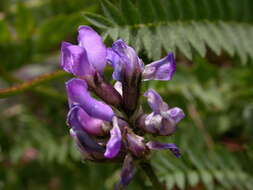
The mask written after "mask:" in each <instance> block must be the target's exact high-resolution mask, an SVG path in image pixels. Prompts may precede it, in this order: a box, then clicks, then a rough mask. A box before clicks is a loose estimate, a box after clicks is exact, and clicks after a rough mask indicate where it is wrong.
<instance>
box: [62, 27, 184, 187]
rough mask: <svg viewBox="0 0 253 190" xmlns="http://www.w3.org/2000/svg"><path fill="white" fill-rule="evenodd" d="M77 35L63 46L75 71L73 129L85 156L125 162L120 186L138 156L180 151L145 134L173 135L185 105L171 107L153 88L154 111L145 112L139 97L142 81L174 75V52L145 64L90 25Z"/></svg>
mask: <svg viewBox="0 0 253 190" xmlns="http://www.w3.org/2000/svg"><path fill="white" fill-rule="evenodd" d="M77 40H78V45H72V44H70V43H67V42H63V43H62V47H61V67H62V68H63V69H64V70H65V71H67V72H69V73H72V74H73V75H75V78H73V79H71V80H70V81H68V82H67V83H66V89H67V94H68V102H69V108H70V110H69V113H68V116H67V124H68V126H69V127H70V134H71V136H72V137H73V138H74V139H75V141H76V144H77V146H78V148H79V150H80V152H81V153H82V155H83V156H84V158H85V159H87V160H91V161H96V162H99V161H122V162H123V168H122V171H121V181H120V182H119V184H118V185H117V187H116V189H122V188H124V187H125V186H126V185H127V184H128V183H129V182H130V180H131V179H132V177H133V176H134V173H135V170H136V165H135V160H140V159H146V158H147V155H149V154H150V152H151V150H162V149H167V150H170V151H171V152H172V153H173V154H174V155H175V156H177V157H179V156H180V152H179V149H178V148H177V147H176V146H175V145H174V144H164V143H160V142H156V141H148V142H147V141H146V140H145V139H144V137H143V134H145V133H149V134H153V135H156V136H157V135H159V136H169V135H172V134H173V133H174V132H175V130H176V126H177V123H178V122H179V121H180V120H181V119H182V118H183V117H184V113H183V111H182V110H181V109H180V108H178V107H175V108H169V106H168V105H167V104H166V103H165V102H164V101H163V100H162V98H161V96H160V95H159V94H158V93H157V92H156V91H155V90H153V89H149V90H148V91H146V92H145V93H144V96H145V97H146V98H147V102H148V104H149V106H150V108H151V109H152V113H149V114H146V113H144V112H143V111H142V109H141V105H140V103H139V99H140V96H141V92H140V88H141V82H142V81H147V80H163V81H167V80H170V79H171V78H172V75H173V74H174V72H175V70H176V63H175V60H174V55H173V54H172V53H169V54H168V55H167V56H166V57H165V58H163V59H161V60H158V61H155V62H153V63H150V64H148V65H146V66H145V65H144V63H143V61H142V60H141V59H140V58H139V57H138V56H137V54H136V52H135V50H134V49H133V48H131V47H130V46H128V45H127V44H126V43H125V42H124V41H123V40H121V39H120V40H117V41H116V42H114V43H113V45H112V47H110V48H107V47H106V46H105V45H104V43H103V41H102V38H101V36H99V35H98V34H97V33H96V32H95V31H94V30H93V29H92V28H90V27H89V26H80V27H79V29H78V38H77ZM106 65H109V66H111V67H113V69H114V71H113V74H112V78H113V79H114V80H115V81H116V82H115V84H114V85H111V84H110V83H108V82H107V81H106V80H105V79H104V77H103V71H104V68H105V66H106ZM91 92H93V93H94V94H95V95H96V96H97V97H98V98H99V99H100V100H97V99H95V98H93V97H92V95H91Z"/></svg>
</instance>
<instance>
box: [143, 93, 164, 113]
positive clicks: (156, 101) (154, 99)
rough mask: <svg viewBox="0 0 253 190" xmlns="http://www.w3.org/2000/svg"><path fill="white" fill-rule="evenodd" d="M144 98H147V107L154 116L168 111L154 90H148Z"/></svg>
mask: <svg viewBox="0 0 253 190" xmlns="http://www.w3.org/2000/svg"><path fill="white" fill-rule="evenodd" d="M144 96H146V97H147V99H148V104H149V106H150V107H151V109H152V110H153V111H154V112H155V113H156V114H158V113H160V112H162V111H166V110H168V105H167V104H166V103H165V102H163V100H162V98H161V96H160V95H159V94H158V93H157V92H156V91H155V90H153V89H148V90H147V91H146V92H145V93H144Z"/></svg>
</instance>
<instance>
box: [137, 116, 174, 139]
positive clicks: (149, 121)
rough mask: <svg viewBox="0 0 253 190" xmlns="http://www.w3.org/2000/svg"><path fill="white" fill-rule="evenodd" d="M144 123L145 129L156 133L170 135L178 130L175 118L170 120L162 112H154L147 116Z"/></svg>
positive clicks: (143, 127)
mask: <svg viewBox="0 0 253 190" xmlns="http://www.w3.org/2000/svg"><path fill="white" fill-rule="evenodd" d="M144 124H145V125H144V126H142V129H143V130H144V131H146V132H149V133H152V134H156V135H161V136H169V135H172V134H173V133H174V132H175V131H176V123H175V121H174V120H172V119H169V120H168V119H166V118H164V117H163V116H162V115H160V114H154V112H152V113H151V114H149V115H147V116H146V118H145V121H144Z"/></svg>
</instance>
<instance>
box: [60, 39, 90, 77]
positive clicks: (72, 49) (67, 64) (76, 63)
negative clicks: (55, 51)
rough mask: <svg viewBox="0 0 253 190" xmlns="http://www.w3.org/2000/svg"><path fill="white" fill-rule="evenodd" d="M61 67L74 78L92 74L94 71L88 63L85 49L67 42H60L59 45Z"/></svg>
mask: <svg viewBox="0 0 253 190" xmlns="http://www.w3.org/2000/svg"><path fill="white" fill-rule="evenodd" d="M61 67H62V68H63V69H64V70H65V71H67V72H69V73H72V74H74V75H76V76H84V75H91V74H93V73H94V69H93V68H92V67H91V65H90V64H89V62H88V59H87V54H86V51H85V49H84V48H82V47H79V46H76V45H72V44H70V43H68V42H62V45H61Z"/></svg>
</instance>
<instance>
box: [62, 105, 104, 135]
mask: <svg viewBox="0 0 253 190" xmlns="http://www.w3.org/2000/svg"><path fill="white" fill-rule="evenodd" d="M67 123H69V125H70V126H71V124H72V125H75V126H78V128H79V130H84V131H85V132H87V133H88V134H91V135H96V136H101V135H104V134H105V129H104V126H105V123H104V121H103V120H101V119H96V118H94V117H90V116H89V115H88V114H87V113H86V112H85V111H84V110H83V109H82V108H81V107H80V106H78V105H77V106H74V107H73V108H71V109H70V111H69V113H68V119H67Z"/></svg>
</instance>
